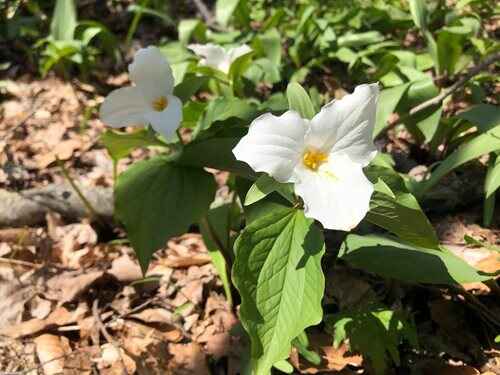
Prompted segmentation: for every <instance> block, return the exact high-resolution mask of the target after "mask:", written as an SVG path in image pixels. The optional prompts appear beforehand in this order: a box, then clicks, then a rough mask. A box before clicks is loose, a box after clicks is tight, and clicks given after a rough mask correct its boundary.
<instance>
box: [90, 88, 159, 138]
mask: <svg viewBox="0 0 500 375" xmlns="http://www.w3.org/2000/svg"><path fill="white" fill-rule="evenodd" d="M149 110H150V107H149V105H148V104H147V103H146V101H145V100H144V96H143V95H142V93H141V92H140V91H139V90H138V89H137V88H136V87H124V88H121V89H118V90H114V91H112V92H111V93H110V94H109V95H108V96H107V97H106V98H105V99H104V102H103V103H102V105H101V108H100V110H99V117H100V118H101V120H102V122H104V123H105V124H106V125H109V126H111V127H114V128H122V127H124V126H144V125H145V124H146V120H145V118H144V114H145V113H146V112H147V111H149Z"/></svg>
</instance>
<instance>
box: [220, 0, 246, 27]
mask: <svg viewBox="0 0 500 375" xmlns="http://www.w3.org/2000/svg"><path fill="white" fill-rule="evenodd" d="M239 3H240V0H217V2H216V3H215V19H216V20H217V22H219V23H220V24H221V25H222V26H226V25H227V24H228V23H229V20H230V19H231V17H232V15H233V13H234V11H235V10H236V8H237V7H238V4H239Z"/></svg>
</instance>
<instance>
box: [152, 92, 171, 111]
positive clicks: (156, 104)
mask: <svg viewBox="0 0 500 375" xmlns="http://www.w3.org/2000/svg"><path fill="white" fill-rule="evenodd" d="M167 106H168V100H167V98H166V97H164V96H160V97H159V98H157V99H155V100H153V109H154V110H155V111H158V112H161V111H163V110H164V109H165V108H167Z"/></svg>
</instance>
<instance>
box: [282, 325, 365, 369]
mask: <svg viewBox="0 0 500 375" xmlns="http://www.w3.org/2000/svg"><path fill="white" fill-rule="evenodd" d="M310 341H311V348H312V350H314V351H316V352H317V353H318V354H319V355H320V357H321V363H320V365H319V366H315V365H312V364H310V363H309V362H307V361H306V360H305V359H303V358H302V357H301V356H299V354H298V352H297V351H296V350H293V351H292V354H291V356H290V361H291V362H292V364H293V366H294V367H295V368H296V369H298V370H299V371H300V372H301V373H302V374H318V373H324V372H328V373H330V372H332V371H341V370H344V369H345V368H346V367H347V366H355V367H360V366H361V365H362V363H363V357H361V355H358V354H352V353H349V349H348V347H347V345H346V344H345V343H343V344H341V345H340V346H339V347H338V348H334V347H333V346H332V345H331V337H329V336H328V335H325V334H319V335H312V336H311V338H310Z"/></svg>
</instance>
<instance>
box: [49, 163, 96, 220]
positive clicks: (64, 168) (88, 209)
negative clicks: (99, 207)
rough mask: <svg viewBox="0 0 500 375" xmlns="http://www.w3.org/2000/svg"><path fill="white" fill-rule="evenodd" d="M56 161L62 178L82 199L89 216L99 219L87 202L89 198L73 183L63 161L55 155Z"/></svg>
mask: <svg viewBox="0 0 500 375" xmlns="http://www.w3.org/2000/svg"><path fill="white" fill-rule="evenodd" d="M56 161H57V164H58V165H59V167H60V168H61V171H62V174H63V176H64V178H66V180H68V182H69V184H70V185H71V187H72V188H73V190H74V191H75V192H76V194H77V195H78V197H79V198H80V200H81V201H82V203H83V205H84V206H85V207H86V208H87V211H88V212H89V214H90V217H91V218H92V219H96V220H99V218H100V217H99V214H98V213H97V211H96V210H95V208H94V207H93V206H92V204H91V203H90V202H89V200H88V199H87V198H86V197H85V195H83V193H82V191H81V190H80V188H79V187H78V185H77V184H76V183H75V181H74V180H73V178H71V176H70V174H69V172H68V170H67V169H66V167H65V166H64V163H63V162H62V161H61V160H60V159H59V158H58V157H57V156H56Z"/></svg>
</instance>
